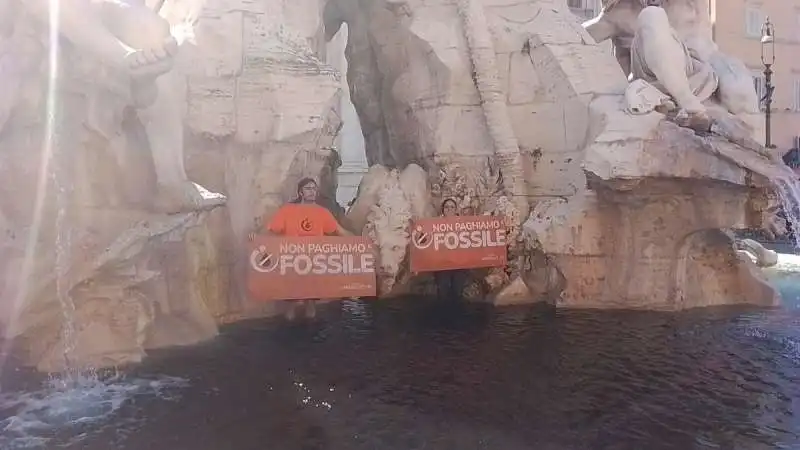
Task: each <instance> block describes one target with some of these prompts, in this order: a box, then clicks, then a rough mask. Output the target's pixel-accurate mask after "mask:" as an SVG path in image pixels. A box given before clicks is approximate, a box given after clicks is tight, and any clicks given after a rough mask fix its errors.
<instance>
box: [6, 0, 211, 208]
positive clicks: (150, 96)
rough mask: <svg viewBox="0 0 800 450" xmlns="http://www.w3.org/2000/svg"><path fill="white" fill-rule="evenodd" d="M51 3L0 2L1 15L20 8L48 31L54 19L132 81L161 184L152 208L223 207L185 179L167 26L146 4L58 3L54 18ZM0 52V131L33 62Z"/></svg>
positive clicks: (174, 43) (174, 44)
mask: <svg viewBox="0 0 800 450" xmlns="http://www.w3.org/2000/svg"><path fill="white" fill-rule="evenodd" d="M51 3H52V2H50V1H48V0H25V1H15V0H0V12H2V10H4V9H5V10H8V11H7V13H6V14H3V16H4V17H13V16H14V14H9V13H10V12H13V11H12V9H13V8H21V9H22V10H24V12H26V13H28V14H29V15H30V16H31V17H33V18H34V19H35V20H37V21H39V22H41V23H45V24H47V23H49V22H50V21H51V15H53V14H57V16H58V20H59V26H60V28H59V32H60V33H61V35H63V36H64V37H65V38H66V39H67V40H68V41H69V42H71V43H72V44H73V45H74V46H75V47H76V48H77V49H79V50H80V51H81V52H82V53H84V54H86V55H91V56H93V57H95V58H97V59H98V60H100V61H102V62H103V63H104V64H106V65H107V66H109V67H111V68H113V69H114V70H118V71H120V72H122V73H125V74H127V75H128V76H129V77H130V90H131V102H132V104H133V106H134V107H136V108H137V109H138V115H139V118H140V120H141V122H142V125H143V126H144V128H145V130H146V132H147V138H148V143H149V147H150V151H151V154H152V157H153V162H154V166H155V170H156V176H157V180H158V188H159V195H158V197H157V198H156V200H155V204H154V207H155V209H156V210H157V211H159V212H164V213H177V212H181V211H187V210H192V209H197V208H205V207H209V206H215V205H219V204H222V203H223V202H224V200H225V197H224V196H222V195H220V194H215V193H210V192H208V191H206V190H205V189H203V188H202V187H200V186H199V185H197V184H195V183H193V182H191V181H190V180H189V179H188V177H187V175H186V170H185V168H184V162H183V154H184V153H183V151H184V148H183V117H182V113H181V107H182V104H183V100H184V99H183V98H182V97H181V93H180V90H178V89H175V88H174V87H172V86H174V84H175V77H176V76H180V75H179V74H175V73H171V69H172V67H173V64H174V57H175V55H176V54H177V52H178V49H179V43H178V40H176V38H175V37H174V36H173V35H172V34H171V32H170V23H169V22H167V21H166V20H165V19H164V18H162V17H161V16H159V15H158V13H157V11H155V10H153V9H151V8H150V7H148V5H147V4H146V3H144V0H124V1H116V0H63V1H61V4H60V7H59V9H58V10H57V11H51V10H50V4H51ZM160 3H163V2H160ZM192 5H193V6H194V7H195V9H197V8H199V7H200V6H201V5H199V3H198V2H192ZM159 6H160V5H159ZM188 9H191V8H188ZM195 13H196V11H195ZM193 16H194V14H188V13H187V17H186V20H187V21H192V20H196V19H195V17H193ZM189 25H191V24H189ZM12 32H13V30H12ZM8 33H9V32H8V31H6V34H8ZM0 34H3V33H2V30H0ZM11 41H12V40H11V39H3V42H0V45H2V44H3V43H5V45H8V46H9V47H11V46H12V45H11V44H12V42H11ZM0 50H2V51H3V52H2V54H0V58H2V59H0V61H3V64H2V65H0V76H2V78H3V83H2V86H0V90H2V92H0V98H1V99H3V101H2V102H0V103H2V104H3V105H2V106H0V131H2V129H3V126H4V124H5V121H6V120H7V119H8V116H9V113H10V109H11V108H12V107H13V104H14V103H15V102H14V96H15V95H16V94H15V86H16V85H17V84H18V83H19V77H21V76H22V75H23V74H24V73H25V72H26V71H25V70H24V67H23V66H25V65H26V64H31V61H29V60H30V59H31V57H30V54H29V53H26V52H25V51H24V50H23V51H19V52H18V53H17V54H15V53H14V52H13V49H11V48H9V49H4V48H2V47H0Z"/></svg>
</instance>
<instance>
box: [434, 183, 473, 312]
mask: <svg viewBox="0 0 800 450" xmlns="http://www.w3.org/2000/svg"><path fill="white" fill-rule="evenodd" d="M441 215H442V216H444V217H450V216H458V215H459V212H458V204H457V203H456V201H455V200H453V199H452V198H448V199H445V201H443V202H442V209H441ZM467 276H468V272H467V271H466V270H464V269H455V270H440V271H438V272H434V273H433V278H434V280H436V290H437V292H438V294H439V298H441V299H444V300H447V301H458V300H459V299H461V295H462V292H463V290H464V285H465V284H466V282H467Z"/></svg>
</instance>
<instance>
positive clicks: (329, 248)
mask: <svg viewBox="0 0 800 450" xmlns="http://www.w3.org/2000/svg"><path fill="white" fill-rule="evenodd" d="M366 252H367V244H364V243H363V242H359V243H356V244H315V243H313V242H312V243H309V244H296V243H294V242H290V243H285V242H284V243H281V244H280V253H282V254H287V253H288V254H292V255H298V254H304V253H366Z"/></svg>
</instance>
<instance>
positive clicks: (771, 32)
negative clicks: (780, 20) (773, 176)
mask: <svg viewBox="0 0 800 450" xmlns="http://www.w3.org/2000/svg"><path fill="white" fill-rule="evenodd" d="M761 63H762V64H764V84H765V86H764V90H765V91H766V92H765V93H764V98H762V99H761V101H763V102H764V107H765V111H764V116H765V117H764V118H765V122H766V123H765V125H766V127H765V133H766V136H765V139H764V145H765V146H766V147H767V148H772V91H773V90H775V88H774V87H773V86H772V65H773V64H775V28H774V27H773V25H772V22H770V21H769V17H767V19H766V20H765V21H764V25H762V26H761Z"/></svg>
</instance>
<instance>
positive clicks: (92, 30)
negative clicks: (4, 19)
mask: <svg viewBox="0 0 800 450" xmlns="http://www.w3.org/2000/svg"><path fill="white" fill-rule="evenodd" d="M51 3H52V1H51V0H24V1H20V2H19V4H20V5H21V6H22V7H23V8H24V9H25V10H26V11H27V12H28V13H29V14H31V16H33V17H35V18H36V19H37V20H38V21H40V22H42V23H44V24H49V23H50V4H51ZM60 3H61V5H60V8H59V9H58V21H59V26H60V28H59V32H60V33H61V34H62V35H63V36H64V37H66V38H67V39H68V40H69V41H70V42H72V43H73V44H74V45H75V46H77V47H79V48H81V49H83V50H88V51H90V52H92V53H93V54H94V55H95V56H97V57H99V58H101V59H103V60H104V61H105V62H106V63H109V64H111V65H113V66H116V67H124V66H125V65H126V62H125V58H126V56H127V54H128V53H129V52H130V49H128V48H126V47H125V46H124V45H123V44H122V43H121V42H120V41H119V40H118V39H117V38H116V37H115V36H114V35H113V34H112V33H111V32H110V31H109V30H108V29H107V28H106V26H105V24H103V22H102V20H101V18H100V15H99V12H98V8H97V6H96V5H94V4H92V2H91V1H90V0H60Z"/></svg>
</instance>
